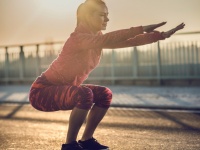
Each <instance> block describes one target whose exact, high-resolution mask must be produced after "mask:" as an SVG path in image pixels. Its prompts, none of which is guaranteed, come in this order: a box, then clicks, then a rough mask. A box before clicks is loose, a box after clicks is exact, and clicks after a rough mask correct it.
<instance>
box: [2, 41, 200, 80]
mask: <svg viewBox="0 0 200 150" xmlns="http://www.w3.org/2000/svg"><path fill="white" fill-rule="evenodd" d="M63 44H64V43H63V42H54V43H40V44H27V45H11V46H3V47H0V82H1V83H3V82H5V83H9V82H12V81H33V80H34V79H35V78H36V77H37V76H39V75H40V74H41V73H42V72H43V71H44V70H45V69H47V67H48V65H49V64H50V63H51V62H52V61H53V60H54V59H55V58H56V57H57V55H58V53H59V52H60V50H61V49H62V46H63ZM167 79H183V80H188V79H200V43H199V41H194V42H170V43H165V42H157V43H154V44H149V45H146V46H139V47H133V48H124V49H115V50H108V49H105V50H103V54H102V59H101V62H100V64H99V66H98V67H97V68H96V69H95V70H94V71H93V72H92V73H91V74H90V76H89V78H88V79H87V81H90V80H95V81H106V80H107V81H110V82H111V83H112V84H115V82H116V81H117V80H124V81H125V80H129V81H130V80H156V81H158V82H159V83H160V81H161V80H167Z"/></svg>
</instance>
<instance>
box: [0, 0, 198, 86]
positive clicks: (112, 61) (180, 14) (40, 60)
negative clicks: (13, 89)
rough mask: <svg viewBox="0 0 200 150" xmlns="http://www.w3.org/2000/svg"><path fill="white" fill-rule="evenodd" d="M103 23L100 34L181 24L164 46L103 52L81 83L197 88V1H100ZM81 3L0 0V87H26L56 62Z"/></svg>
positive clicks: (74, 24) (156, 44)
mask: <svg viewBox="0 0 200 150" xmlns="http://www.w3.org/2000/svg"><path fill="white" fill-rule="evenodd" d="M105 1H106V3H107V6H108V9H109V19H110V21H109V24H108V27H107V30H106V31H103V32H104V33H106V32H109V31H113V30H117V29H123V28H130V27H132V26H140V25H148V24H153V23H159V22H162V21H167V24H166V25H165V26H163V27H161V28H159V31H166V30H169V29H171V28H173V27H175V26H176V25H178V24H180V23H182V22H184V23H185V24H186V27H185V28H184V30H182V31H179V32H178V33H177V34H176V35H174V36H173V37H171V38H170V39H167V40H165V41H160V42H157V43H154V44H149V45H145V46H139V47H131V48H126V49H116V50H104V53H103V55H102V61H101V63H100V65H99V67H98V68H96V69H95V70H94V71H93V72H92V73H91V75H90V76H89V78H88V80H87V81H86V83H89V82H92V83H99V82H101V83H102V82H105V83H106V84H131V85H132V84H145V85H146V84H148V85H149V84H150V85H153V84H155V85H171V84H174V85H180V84H181V85H182V84H184V85H200V82H199V80H200V1H199V0H190V1H188V0H176V1H174V0H167V1H160V0H151V1H149V0H140V1H139V0H126V1H122V0H118V1H116V0H105ZM82 2H84V0H73V1H72V0H59V1H57V0H42V1H41V0H17V1H13V0H1V1H0V82H1V84H4V83H6V84H9V83H13V82H14V83H22V82H23V83H31V82H32V81H33V80H34V79H35V78H36V77H37V76H39V75H40V74H41V73H42V72H43V71H44V70H45V69H46V68H47V67H48V66H49V64H50V63H51V62H52V61H53V60H54V59H55V58H56V57H57V55H58V54H59V52H60V51H61V49H62V46H63V44H64V42H65V41H66V40H67V38H68V37H69V36H70V33H71V32H73V31H74V28H75V27H76V9H77V7H78V5H79V4H80V3H82Z"/></svg>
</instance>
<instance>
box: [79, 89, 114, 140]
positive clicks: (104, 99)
mask: <svg viewBox="0 0 200 150" xmlns="http://www.w3.org/2000/svg"><path fill="white" fill-rule="evenodd" d="M85 86H86V87H88V88H90V89H91V90H92V92H93V97H94V103H95V104H94V106H93V107H92V109H91V110H90V113H89V115H88V118H87V123H86V127H85V130H84V133H83V136H82V138H81V141H85V140H88V139H90V138H92V137H93V134H94V131H95V130H96V128H97V126H98V124H99V123H100V122H101V120H102V119H103V117H104V116H105V114H106V112H107V110H108V108H109V106H110V103H111V100H112V91H111V90H110V89H108V88H107V87H102V86H95V85H85Z"/></svg>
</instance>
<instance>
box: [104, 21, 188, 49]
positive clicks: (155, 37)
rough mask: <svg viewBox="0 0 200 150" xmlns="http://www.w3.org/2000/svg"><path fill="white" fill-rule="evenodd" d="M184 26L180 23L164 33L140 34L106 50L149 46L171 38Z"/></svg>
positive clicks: (111, 45)
mask: <svg viewBox="0 0 200 150" xmlns="http://www.w3.org/2000/svg"><path fill="white" fill-rule="evenodd" d="M184 26H185V24H184V23H181V24H180V25H178V26H177V27H175V28H173V29H171V30H169V31H166V32H161V33H160V32H158V31H153V32H150V33H145V34H141V35H138V36H136V37H134V38H130V39H128V40H125V41H122V42H119V43H115V44H110V45H109V46H108V47H106V48H111V49H113V48H125V47H132V46H140V45H145V44H150V43H154V42H157V41H159V40H164V39H166V38H169V37H170V36H172V35H173V34H174V33H175V32H177V31H178V30H181V29H183V28H184Z"/></svg>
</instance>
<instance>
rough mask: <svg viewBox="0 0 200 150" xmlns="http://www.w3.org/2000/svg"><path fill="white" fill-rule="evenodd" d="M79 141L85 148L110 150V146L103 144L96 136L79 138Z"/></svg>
mask: <svg viewBox="0 0 200 150" xmlns="http://www.w3.org/2000/svg"><path fill="white" fill-rule="evenodd" d="M78 143H79V144H80V146H81V147H82V148H83V150H109V147H107V146H104V145H101V144H100V143H99V142H98V141H97V140H96V139H95V138H91V139H89V140H86V141H81V140H79V141H78Z"/></svg>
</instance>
